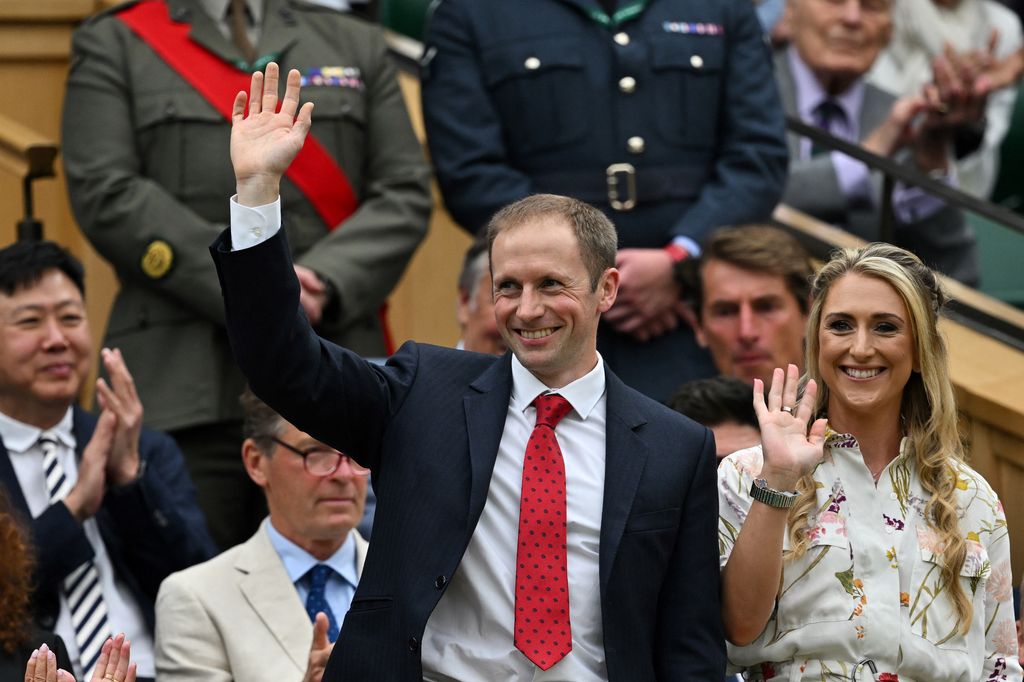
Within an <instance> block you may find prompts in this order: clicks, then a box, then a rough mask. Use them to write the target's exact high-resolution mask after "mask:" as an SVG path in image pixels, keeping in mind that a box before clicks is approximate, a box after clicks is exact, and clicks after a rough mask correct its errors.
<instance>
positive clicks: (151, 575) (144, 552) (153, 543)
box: [0, 406, 217, 632]
mask: <svg viewBox="0 0 1024 682" xmlns="http://www.w3.org/2000/svg"><path fill="white" fill-rule="evenodd" d="M71 429H72V432H73V433H74V436H75V442H76V444H77V445H76V448H77V455H78V457H79V458H81V456H82V451H83V450H84V449H85V446H86V445H87V444H88V443H89V439H90V438H92V433H93V431H94V430H95V429H96V417H95V416H94V415H92V414H89V413H88V412H85V411H84V410H82V409H80V408H78V407H77V406H76V407H75V408H74V415H73V421H72V427H71ZM139 456H140V457H141V459H142V466H143V469H142V473H141V474H140V475H139V477H138V479H136V480H135V481H133V482H131V483H129V484H127V485H123V486H118V487H114V488H108V490H107V492H106V494H105V495H104V496H103V504H102V505H101V506H100V509H99V511H98V512H97V513H96V516H95V519H96V523H97V525H98V526H99V529H100V535H101V536H102V537H103V544H104V545H105V546H106V548H107V553H108V555H109V556H110V561H111V563H112V564H113V566H114V571H115V572H116V574H117V577H118V578H119V579H120V580H122V581H123V582H124V584H125V585H126V586H127V587H128V589H129V590H130V591H131V593H132V595H133V596H134V597H135V601H136V602H137V603H138V605H139V607H140V608H141V609H142V613H143V615H144V616H145V618H146V623H147V624H148V625H149V629H150V632H152V630H153V624H154V613H153V604H154V603H155V601H156V594H157V589H158V588H159V587H160V582H161V581H162V580H163V579H164V578H166V577H167V576H168V575H170V574H171V573H173V572H175V571H180V570H181V569H184V568H188V567H189V566H191V565H192V564H196V563H199V562H201V561H206V560H207V559H209V558H211V557H212V556H213V555H214V554H216V553H217V549H216V546H215V545H214V544H213V540H211V539H210V535H209V533H208V531H207V530H206V521H205V519H204V518H203V514H202V512H201V511H200V510H199V507H198V505H197V504H196V499H195V489H194V488H193V487H192V481H191V480H190V479H189V477H188V473H187V472H186V471H185V462H184V460H183V458H182V456H181V451H180V450H178V446H177V444H176V443H175V442H174V441H173V440H172V439H171V438H170V436H167V435H166V434H163V433H159V432H156V431H150V430H148V429H143V430H142V435H141V437H140V440H139ZM0 485H3V487H4V490H5V491H6V493H7V496H8V498H9V499H10V501H11V506H12V507H14V508H15V509H16V510H17V511H19V512H21V513H22V514H23V515H24V517H25V518H29V510H28V503H27V502H26V501H25V496H24V494H22V492H21V486H20V485H19V484H18V478H17V476H16V474H15V473H14V467H13V466H11V460H10V455H9V454H8V452H7V448H6V447H5V446H4V445H3V443H2V442H0ZM29 528H30V529H31V538H32V544H33V547H34V549H35V552H36V569H35V575H34V576H33V583H34V585H35V594H34V595H33V611H34V613H35V617H36V620H37V621H38V623H39V626H40V627H42V628H44V629H47V630H52V629H53V626H54V624H55V623H56V622H57V614H58V612H59V610H60V601H59V599H60V590H61V582H62V580H63V579H64V576H66V575H68V574H69V573H71V572H72V571H74V570H75V569H76V568H78V567H79V566H81V565H82V563H84V562H85V561H86V560H87V559H90V558H92V557H93V555H94V552H93V549H92V545H91V544H89V540H88V538H87V537H86V535H85V531H84V530H83V529H82V526H81V525H80V524H79V523H78V521H76V520H75V518H74V517H73V516H72V515H71V512H70V511H68V508H67V507H66V506H65V505H64V504H62V503H60V504H54V505H50V507H48V508H47V509H46V511H44V512H43V513H42V514H40V515H39V516H38V517H36V518H34V519H32V520H31V522H30V524H29ZM113 627H114V628H116V627H117V623H114V624H113Z"/></svg>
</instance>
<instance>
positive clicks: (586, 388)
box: [512, 353, 605, 419]
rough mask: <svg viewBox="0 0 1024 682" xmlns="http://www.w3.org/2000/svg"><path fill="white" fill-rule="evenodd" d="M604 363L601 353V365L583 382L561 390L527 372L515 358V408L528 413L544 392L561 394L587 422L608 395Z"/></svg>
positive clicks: (580, 381)
mask: <svg viewBox="0 0 1024 682" xmlns="http://www.w3.org/2000/svg"><path fill="white" fill-rule="evenodd" d="M604 391H605V376H604V360H603V359H602V358H601V354H600V353H598V354H597V364H596V365H594V369H592V370H590V371H589V372H587V373H586V374H584V375H583V376H581V377H580V378H579V379H577V380H575V381H573V382H572V383H569V384H566V385H565V386H562V387H560V388H551V387H549V386H546V385H545V384H544V382H542V381H541V380H540V379H538V378H537V377H535V376H534V375H533V372H531V371H530V370H528V369H526V367H524V366H523V363H521V362H519V358H517V357H516V356H515V354H513V355H512V407H514V408H515V409H517V410H520V411H522V412H525V411H526V408H527V407H529V406H530V405H531V404H532V403H533V401H534V399H535V398H536V397H537V396H539V395H541V394H542V393H558V395H560V396H562V397H563V398H565V399H566V400H568V401H569V404H570V405H572V408H573V409H574V410H575V411H576V414H578V415H579V416H580V419H586V418H587V417H588V416H589V415H590V412H591V411H592V410H593V409H594V406H595V405H597V403H598V401H599V400H601V398H602V397H603V396H604Z"/></svg>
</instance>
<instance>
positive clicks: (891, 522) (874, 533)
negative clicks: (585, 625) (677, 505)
mask: <svg viewBox="0 0 1024 682" xmlns="http://www.w3.org/2000/svg"><path fill="white" fill-rule="evenodd" d="M906 443H907V441H906V440H905V439H904V441H903V443H902V444H901V446H900V450H901V452H900V454H899V456H898V457H897V458H896V459H894V460H893V461H892V462H891V463H890V464H889V465H888V466H887V467H886V468H885V469H884V470H883V472H882V474H881V476H880V477H879V480H878V484H877V486H876V484H875V482H874V480H873V479H872V476H871V473H870V472H869V471H868V468H867V466H866V465H865V464H864V460H863V458H862V456H861V453H860V449H859V445H858V443H857V441H856V439H854V438H853V437H852V436H850V435H846V434H836V433H834V432H830V433H829V434H828V437H827V440H826V456H825V458H824V460H823V462H822V463H821V464H820V465H819V466H818V468H817V469H816V470H815V472H814V480H815V483H816V487H817V493H816V501H815V505H814V507H813V508H812V510H811V513H810V514H808V517H807V523H808V526H809V528H808V535H807V537H808V544H809V546H808V549H807V552H806V553H805V554H804V555H803V556H802V557H800V558H799V559H794V560H790V561H787V562H785V563H784V564H783V574H782V583H781V586H780V590H779V597H778V599H777V601H776V607H775V611H774V613H773V614H772V616H771V619H770V620H769V621H768V624H767V626H766V627H765V630H764V632H763V633H762V634H761V636H760V637H758V639H757V640H756V641H754V642H753V643H752V644H750V645H748V646H744V647H736V646H732V645H730V646H729V660H730V662H731V663H732V664H733V665H735V666H738V667H739V668H741V669H742V670H743V672H744V674H745V675H746V676H747V679H749V680H770V679H778V680H789V681H790V682H794V681H798V680H799V681H809V680H821V681H823V682H824V681H829V682H832V681H838V680H863V681H867V680H875V679H877V680H890V681H892V680H899V681H900V682H982V681H985V682H989V681H991V682H997V681H998V682H1021V680H1022V673H1021V668H1020V665H1019V663H1018V658H1017V637H1016V627H1015V623H1014V617H1013V597H1012V578H1011V573H1010V545H1009V539H1008V534H1007V529H1006V517H1005V514H1004V513H1003V507H1002V504H1001V503H1000V502H999V498H998V497H997V496H996V494H995V492H994V491H993V490H992V488H991V487H990V486H989V485H988V483H987V482H986V481H985V480H984V479H983V478H982V477H981V476H980V475H979V474H978V473H977V472H975V471H974V470H973V469H971V468H970V467H968V466H967V465H965V464H963V463H961V462H956V461H954V460H950V464H951V466H953V467H954V468H955V471H956V473H957V491H956V494H957V505H958V508H959V513H960V530H961V531H962V532H963V533H964V536H965V537H966V539H967V558H966V560H965V562H964V565H963V567H962V569H961V570H960V581H961V584H962V585H963V587H964V590H965V592H966V594H967V596H968V598H969V599H971V601H972V604H973V617H972V622H971V627H970V629H969V631H968V633H967V634H966V635H963V634H961V633H960V624H959V622H958V620H957V617H956V611H955V609H954V608H953V604H952V602H951V601H950V600H949V599H948V598H947V596H946V592H945V590H943V589H942V588H941V580H940V566H939V565H938V564H936V559H937V558H938V559H939V560H941V553H942V547H941V545H940V543H939V540H938V537H937V535H936V534H935V532H934V531H932V530H931V529H930V528H929V527H928V525H927V524H926V522H925V516H924V514H925V504H926V502H927V499H928V496H927V493H926V492H925V491H924V489H923V488H922V486H921V482H920V480H919V477H918V474H917V470H916V467H915V466H914V461H913V457H912V456H911V455H910V454H909V453H905V452H904V449H905V446H906ZM761 462H762V459H761V449H760V447H755V448H750V449H747V450H741V451H739V452H736V453H733V454H732V455H730V456H729V457H727V458H726V459H725V460H724V461H723V462H722V464H721V466H720V467H719V470H718V487H719V491H718V492H719V554H720V559H721V565H722V566H723V567H724V566H725V565H726V563H727V562H728V560H729V555H730V553H731V552H732V548H733V545H734V544H735V542H736V537H737V535H738V534H739V530H740V528H741V527H742V525H743V521H744V519H745V518H746V515H747V511H748V510H749V509H750V505H751V504H752V503H753V500H752V499H751V498H750V492H749V491H750V486H751V483H752V482H753V480H754V478H756V476H757V474H758V473H759V472H760V470H761ZM788 549H789V539H788V537H787V538H786V540H785V541H784V543H783V551H786V550H788Z"/></svg>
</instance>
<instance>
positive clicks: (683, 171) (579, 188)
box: [532, 163, 707, 211]
mask: <svg viewBox="0 0 1024 682" xmlns="http://www.w3.org/2000/svg"><path fill="white" fill-rule="evenodd" d="M532 178H533V184H534V186H535V187H536V188H537V190H538V191H539V192H547V193H550V194H564V195H566V196H570V197H575V198H577V199H580V200H581V201H586V202H588V203H591V204H608V205H609V206H611V208H612V209H613V210H615V211H629V210H632V209H633V208H635V207H636V206H638V205H640V204H644V203H648V202H657V201H665V200H666V199H693V198H695V197H696V196H697V195H698V194H700V190H701V188H702V187H703V186H704V183H705V182H706V181H707V171H706V170H705V169H703V168H699V167H694V166H653V167H642V168H636V167H635V166H633V164H630V163H613V164H612V165H610V166H608V167H607V168H606V169H605V170H604V172H603V173H602V172H601V171H595V170H587V171H562V172H558V173H541V174H539V175H534V176H532Z"/></svg>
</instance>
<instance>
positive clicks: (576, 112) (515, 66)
mask: <svg viewBox="0 0 1024 682" xmlns="http://www.w3.org/2000/svg"><path fill="white" fill-rule="evenodd" d="M482 69H483V75H484V80H485V82H486V85H487V88H488V91H489V92H490V93H491V98H492V100H493V102H494V106H495V108H496V109H497V110H498V112H499V114H500V116H501V120H502V125H503V126H504V135H505V142H506V144H507V145H508V149H509V153H510V154H511V155H512V157H513V158H516V157H522V156H526V155H529V154H531V153H533V152H536V151H538V150H541V149H550V148H553V147H560V146H564V145H568V144H571V143H573V142H577V141H579V140H580V139H582V138H583V137H584V136H585V135H586V134H587V131H588V129H589V128H590V124H589V114H588V107H591V106H594V103H593V102H590V101H588V98H587V91H588V88H587V81H586V73H585V70H584V62H583V54H582V49H581V46H580V45H579V44H577V43H576V42H573V41H568V40H565V39H564V38H559V39H558V40H553V39H551V40H533V41H523V42H521V43H517V44H515V45H507V46H504V47H502V48H499V49H495V50H492V51H489V52H486V53H484V55H483V59H482Z"/></svg>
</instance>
